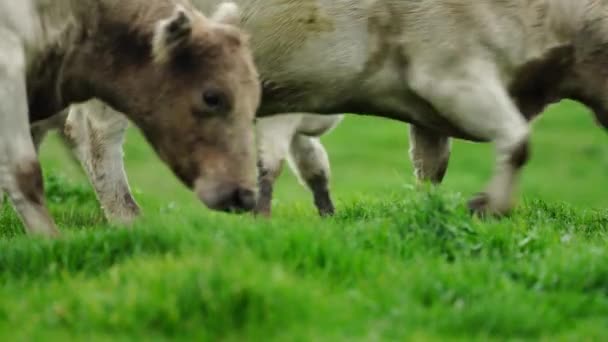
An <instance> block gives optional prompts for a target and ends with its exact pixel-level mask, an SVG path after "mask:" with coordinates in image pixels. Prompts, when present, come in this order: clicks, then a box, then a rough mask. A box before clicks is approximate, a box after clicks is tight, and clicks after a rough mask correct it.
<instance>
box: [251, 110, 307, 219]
mask: <svg viewBox="0 0 608 342" xmlns="http://www.w3.org/2000/svg"><path fill="white" fill-rule="evenodd" d="M300 119H301V116H300V115H297V114H296V115H281V116H274V117H268V118H262V119H258V121H257V124H256V131H257V148H258V200H257V205H256V210H255V211H256V213H257V214H261V215H264V216H270V214H271V207H272V192H273V187H274V182H275V181H276V180H277V178H278V177H279V175H280V174H281V171H282V169H283V165H284V163H285V159H286V158H287V154H288V152H289V146H290V144H291V140H292V139H293V136H294V134H295V129H296V127H297V125H298V123H299V120H300Z"/></svg>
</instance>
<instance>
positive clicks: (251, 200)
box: [235, 189, 255, 210]
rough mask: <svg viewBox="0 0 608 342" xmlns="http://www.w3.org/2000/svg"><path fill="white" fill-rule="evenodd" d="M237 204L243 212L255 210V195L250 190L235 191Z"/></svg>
mask: <svg viewBox="0 0 608 342" xmlns="http://www.w3.org/2000/svg"><path fill="white" fill-rule="evenodd" d="M235 197H236V198H235V204H236V206H237V207H238V208H241V209H243V210H253V208H254V207H255V193H254V192H253V191H251V190H248V189H238V190H236V191H235Z"/></svg>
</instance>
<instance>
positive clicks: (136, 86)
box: [81, 1, 260, 211]
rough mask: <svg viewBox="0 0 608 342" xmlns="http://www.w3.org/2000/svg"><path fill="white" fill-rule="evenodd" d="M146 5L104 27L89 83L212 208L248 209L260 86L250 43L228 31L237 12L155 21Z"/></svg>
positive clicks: (180, 12)
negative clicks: (129, 121)
mask: <svg viewBox="0 0 608 342" xmlns="http://www.w3.org/2000/svg"><path fill="white" fill-rule="evenodd" d="M143 3H144V5H143V6H142V7H141V8H137V9H133V10H131V12H132V13H131V16H128V14H129V13H128V12H129V9H128V8H122V11H125V12H127V13H126V14H123V13H119V11H115V12H113V13H112V15H111V17H112V18H109V19H103V18H102V20H100V24H99V31H100V32H103V34H101V35H100V37H97V38H96V39H95V42H94V43H93V46H92V47H90V49H91V53H89V55H93V56H94V58H95V61H91V60H90V59H89V64H90V63H91V62H93V63H94V64H93V65H88V68H89V70H90V71H89V76H88V78H89V79H88V83H89V84H88V86H89V87H91V88H94V89H95V94H96V96H97V97H100V98H102V99H103V100H105V101H106V102H108V103H109V104H111V105H112V106H113V107H115V108H116V109H118V110H120V111H122V112H124V113H125V114H126V115H127V116H128V117H129V118H130V119H131V120H132V121H133V122H134V123H135V124H136V125H137V126H138V127H139V128H140V129H141V131H142V132H143V134H144V135H145V137H146V139H147V140H148V141H149V143H150V144H151V145H152V146H153V147H154V149H155V151H156V152H157V153H158V155H159V156H160V158H161V159H162V160H163V161H165V162H166V163H167V164H168V165H169V166H170V167H171V169H172V170H173V172H174V173H175V174H176V175H177V176H178V177H179V179H180V180H181V181H182V182H183V183H184V184H186V185H187V186H189V187H190V188H191V189H193V190H194V191H195V192H196V193H197V195H198V196H199V198H200V199H201V200H202V201H203V202H204V203H205V204H206V205H207V206H208V207H209V208H212V209H216V210H224V211H249V210H251V209H252V208H253V206H254V202H255V184H256V182H255V177H256V162H255V146H254V136H253V134H254V128H253V124H254V123H253V120H254V116H255V111H256V110H257V107H258V105H259V101H260V86H259V80H258V75H257V71H256V68H255V66H254V63H253V59H252V56H251V54H250V50H249V48H248V45H247V37H245V35H244V34H243V33H242V32H241V31H239V30H238V29H237V28H236V27H235V26H234V25H233V24H235V23H236V22H237V21H238V20H239V18H238V13H236V11H237V10H238V8H236V5H234V4H223V5H220V7H219V8H218V10H217V11H216V13H215V14H214V15H213V16H212V17H211V18H208V17H205V16H204V15H202V14H200V13H199V12H197V11H195V10H193V9H190V8H184V7H181V6H178V7H174V5H171V6H170V7H169V8H165V12H166V13H165V15H164V16H160V15H159V14H158V13H159V12H160V13H162V12H163V11H161V9H158V8H156V9H154V8H153V9H149V8H146V6H148V7H154V6H155V5H154V3H155V2H149V3H150V4H149V5H148V4H147V2H146V1H144V2H143ZM129 6H132V5H129V4H128V3H125V7H129ZM120 16H123V18H122V19H120ZM116 17H119V18H118V19H117V18H116ZM104 20H106V21H105V22H104ZM129 20H131V21H132V22H128V21H129ZM131 25H133V26H131ZM104 39H105V40H104ZM108 49H109V51H110V53H108V52H102V51H108ZM81 65H82V64H81ZM96 70H97V71H96ZM151 171H152V172H153V170H151Z"/></svg>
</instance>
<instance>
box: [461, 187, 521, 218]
mask: <svg viewBox="0 0 608 342" xmlns="http://www.w3.org/2000/svg"><path fill="white" fill-rule="evenodd" d="M499 203H501V202H497V201H495V200H493V199H492V197H491V196H490V194H488V193H487V192H480V193H478V194H476V195H474V196H473V198H471V199H470V200H469V202H468V207H469V210H470V211H471V213H472V214H473V215H477V216H480V217H487V216H492V217H497V218H498V217H502V216H506V215H508V214H509V213H510V212H511V206H510V205H509V204H508V203H504V204H503V205H500V204H499Z"/></svg>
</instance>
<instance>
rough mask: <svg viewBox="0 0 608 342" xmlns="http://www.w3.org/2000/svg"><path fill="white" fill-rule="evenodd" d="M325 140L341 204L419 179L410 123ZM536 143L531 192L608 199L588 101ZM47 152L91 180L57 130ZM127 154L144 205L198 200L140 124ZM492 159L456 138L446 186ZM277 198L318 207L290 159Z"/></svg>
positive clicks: (480, 182)
mask: <svg viewBox="0 0 608 342" xmlns="http://www.w3.org/2000/svg"><path fill="white" fill-rule="evenodd" d="M322 141H323V143H324V145H325V146H326V148H327V150H328V152H329V157H330V161H331V165H332V180H331V187H332V193H333V198H334V200H335V202H336V203H337V204H338V210H339V205H340V202H343V201H350V200H352V199H355V198H359V197H363V196H365V197H369V196H378V197H381V196H383V194H386V193H387V192H390V191H392V190H394V189H397V188H399V187H411V186H413V184H414V176H413V172H412V165H411V163H410V161H409V157H408V148H409V146H408V127H407V125H406V124H404V123H400V122H396V121H391V120H388V119H382V118H375V117H365V116H356V115H349V116H347V117H346V118H345V120H344V121H343V122H342V124H341V125H339V126H338V127H337V128H336V129H335V130H334V131H332V132H331V133H329V134H328V135H326V136H324V137H323V138H322ZM531 149H532V154H531V161H530V163H529V164H528V165H527V166H526V168H525V169H524V173H523V178H522V183H521V187H520V189H519V193H520V194H521V195H523V197H524V198H542V199H543V200H546V201H549V202H568V203H570V204H571V205H574V206H576V207H594V208H605V207H606V206H607V205H608V195H607V194H606V193H605V189H606V188H607V186H608V135H607V134H606V131H605V130H604V129H603V128H601V127H599V126H598V125H596V124H595V122H594V119H593V117H592V115H591V114H590V113H589V112H588V111H587V110H586V109H585V108H584V107H583V106H581V105H579V104H577V103H575V102H571V101H564V102H562V103H560V104H557V105H554V106H552V107H551V108H550V109H549V110H548V111H547V112H546V113H545V114H544V115H543V116H542V117H540V118H539V119H538V120H537V121H536V122H535V124H534V131H533V135H532V142H531ZM41 159H42V165H43V169H44V171H45V173H53V174H58V175H60V176H65V177H67V178H68V179H70V180H71V181H74V182H86V178H85V177H84V174H83V173H82V171H81V170H80V168H79V166H78V165H77V164H75V163H74V162H73V161H72V160H71V159H70V158H69V156H68V154H67V152H66V151H65V149H64V148H63V147H62V146H61V145H60V144H59V142H58V140H57V137H56V135H55V134H51V135H49V137H48V138H47V139H46V141H45V142H44V144H43V147H42V150H41ZM125 159H126V166H127V174H128V176H129V181H130V184H131V188H132V190H133V191H134V194H135V196H136V198H137V200H138V201H139V202H140V203H141V204H143V205H144V207H145V206H146V205H147V204H150V205H151V204H161V203H165V205H166V204H167V203H168V202H172V203H177V204H180V205H198V202H197V201H196V199H195V198H194V196H193V194H192V193H191V192H189V191H188V190H187V189H185V188H184V187H183V186H182V185H181V184H180V183H179V182H178V181H177V180H176V178H175V177H174V176H173V175H172V174H171V172H170V171H169V170H168V168H167V167H165V166H164V165H163V164H162V163H161V162H160V161H159V159H158V158H157V157H156V156H155V155H154V153H153V152H152V150H151V149H150V148H149V146H148V145H147V144H146V143H145V142H144V140H143V139H142V137H141V135H140V134H139V132H138V131H137V130H136V129H135V128H133V127H132V128H130V131H129V134H128V136H127V140H126V144H125ZM493 161H494V157H493V154H492V147H491V145H489V144H476V143H469V142H463V141H458V140H455V141H454V145H453V150H452V158H451V160H450V166H449V168H448V172H447V175H446V178H445V179H444V185H443V186H444V189H446V190H448V191H456V192H460V193H462V194H463V195H465V196H468V195H470V194H472V193H474V192H477V191H479V190H481V189H482V187H483V186H484V185H485V183H486V181H487V180H488V179H489V176H490V174H491V171H492V167H493ZM274 198H275V199H274V210H275V213H276V212H280V211H281V210H285V209H287V208H290V207H293V206H294V205H295V206H298V207H302V209H305V210H310V212H311V213H313V212H314V207H313V205H312V198H311V194H310V193H309V192H308V190H307V189H306V188H304V187H303V186H302V185H300V184H299V183H298V182H297V180H296V178H295V177H294V176H293V174H292V173H291V171H290V170H289V169H288V168H287V167H286V168H285V169H284V171H283V174H282V176H281V178H280V179H279V181H278V182H277V184H276V187H275V197H274Z"/></svg>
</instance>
